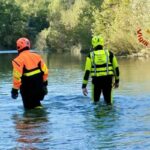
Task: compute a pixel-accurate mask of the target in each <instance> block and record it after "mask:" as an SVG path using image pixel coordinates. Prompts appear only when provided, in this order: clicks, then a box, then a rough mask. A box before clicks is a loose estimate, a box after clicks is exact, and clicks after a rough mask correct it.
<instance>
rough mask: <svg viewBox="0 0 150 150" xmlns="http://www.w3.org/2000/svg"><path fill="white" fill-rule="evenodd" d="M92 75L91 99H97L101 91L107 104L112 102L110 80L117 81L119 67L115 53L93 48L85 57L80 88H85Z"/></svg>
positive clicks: (95, 100)
mask: <svg viewBox="0 0 150 150" xmlns="http://www.w3.org/2000/svg"><path fill="white" fill-rule="evenodd" d="M89 76H91V77H92V99H93V101H94V102H97V101H99V99H100V95H101V92H102V93H103V96H104V100H105V102H106V103H107V104H111V103H112V82H113V77H115V83H119V67H118V62H117V59H116V57H115V55H114V54H113V53H112V52H110V51H108V50H103V49H101V50H94V51H92V52H90V54H89V56H88V57H87V58H86V64H85V74H84V78H83V82H82V88H86V86H87V83H88V79H89Z"/></svg>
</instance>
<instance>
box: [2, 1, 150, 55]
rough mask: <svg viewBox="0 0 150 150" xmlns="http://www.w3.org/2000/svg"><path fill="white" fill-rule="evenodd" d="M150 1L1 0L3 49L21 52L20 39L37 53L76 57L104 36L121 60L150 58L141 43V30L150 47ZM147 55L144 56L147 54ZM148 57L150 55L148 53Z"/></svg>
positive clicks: (107, 44)
mask: <svg viewBox="0 0 150 150" xmlns="http://www.w3.org/2000/svg"><path fill="white" fill-rule="evenodd" d="M149 3H150V0H147V1H145V0H140V1H137V0H94V1H93V0H51V1H50V0H44V1H42V0H36V3H35V0H26V1H22V0H1V1H0V14H1V20H0V41H1V46H2V47H5V48H8V49H15V44H14V43H15V41H16V39H17V38H19V37H20V36H26V37H28V38H29V39H30V40H31V42H32V46H33V48H36V49H40V50H44V49H48V50H50V51H55V52H64V51H67V52H70V51H71V52H75V53H79V52H80V50H81V49H87V48H88V47H90V46H91V37H92V35H97V34H100V35H102V36H103V37H104V39H105V46H106V47H108V48H109V49H111V50H112V51H113V52H114V53H116V54H117V55H121V56H127V55H141V54H142V55H146V56H147V55H148V53H149V51H150V49H149V44H148V45H144V44H143V43H142V42H140V41H139V40H138V36H137V30H138V29H139V28H140V29H141V30H142V36H143V37H144V38H143V39H144V40H145V39H146V40H147V41H149V39H150V38H149V36H150V33H149V32H148V31H149V20H150V18H149V15H147V14H149V13H150V9H149V7H148V6H149ZM143 49H144V50H143ZM143 52H144V53H143Z"/></svg>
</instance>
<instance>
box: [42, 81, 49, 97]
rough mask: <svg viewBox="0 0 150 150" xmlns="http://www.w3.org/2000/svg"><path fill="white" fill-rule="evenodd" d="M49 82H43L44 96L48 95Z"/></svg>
mask: <svg viewBox="0 0 150 150" xmlns="http://www.w3.org/2000/svg"><path fill="white" fill-rule="evenodd" d="M47 85H48V81H45V82H43V92H44V95H47V93H48V89H47Z"/></svg>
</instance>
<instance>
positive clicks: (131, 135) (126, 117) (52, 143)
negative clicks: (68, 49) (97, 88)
mask: <svg viewBox="0 0 150 150" xmlns="http://www.w3.org/2000/svg"><path fill="white" fill-rule="evenodd" d="M14 56H15V54H0V116H1V117H0V120H1V121H0V135H1V136H0V150H1V149H2V150H149V149H150V140H149V139H150V92H149V91H150V75H149V74H150V70H149V68H150V67H149V64H150V60H137V59H120V60H119V64H120V70H121V83H120V88H119V89H118V90H115V91H114V105H113V106H112V107H108V106H106V105H105V104H104V102H103V98H101V102H100V103H99V104H98V105H93V104H92V103H91V100H90V94H89V96H88V97H84V96H83V95H82V93H81V82H82V76H83V62H84V59H82V58H79V57H75V56H70V55H61V54H60V55H50V56H47V55H46V54H45V55H43V57H44V59H45V61H46V62H47V64H48V66H49V85H48V89H49V94H48V95H47V96H46V97H45V100H44V101H43V106H44V109H43V110H31V111H26V112H25V111H24V109H23V106H22V101H21V97H20V96H19V98H18V99H17V100H13V99H11V97H10V90H11V86H12V82H11V80H12V67H11V60H12V59H13V58H14ZM88 88H90V84H89V86H88ZM89 93H90V90H89Z"/></svg>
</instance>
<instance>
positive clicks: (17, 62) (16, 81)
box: [11, 37, 48, 109]
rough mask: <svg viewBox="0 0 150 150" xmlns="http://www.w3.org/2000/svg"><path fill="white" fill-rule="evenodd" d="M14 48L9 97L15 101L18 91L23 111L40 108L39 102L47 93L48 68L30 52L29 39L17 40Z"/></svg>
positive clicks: (39, 58) (38, 57) (36, 55)
mask: <svg viewBox="0 0 150 150" xmlns="http://www.w3.org/2000/svg"><path fill="white" fill-rule="evenodd" d="M16 46H17V50H18V56H17V57H16V58H15V59H14V60H12V66H13V87H12V90H11V97H12V98H13V99H16V98H17V97H18V91H20V94H21V97H22V101H23V105H24V108H25V109H33V108H41V107H42V105H41V100H43V99H44V96H45V95H46V94H47V92H48V90H47V85H48V68H47V66H46V64H45V62H44V61H43V59H42V58H41V56H40V55H39V54H37V53H35V52H31V51H30V41H29V39H27V38H24V37H23V38H19V39H18V40H17V42H16Z"/></svg>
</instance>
